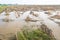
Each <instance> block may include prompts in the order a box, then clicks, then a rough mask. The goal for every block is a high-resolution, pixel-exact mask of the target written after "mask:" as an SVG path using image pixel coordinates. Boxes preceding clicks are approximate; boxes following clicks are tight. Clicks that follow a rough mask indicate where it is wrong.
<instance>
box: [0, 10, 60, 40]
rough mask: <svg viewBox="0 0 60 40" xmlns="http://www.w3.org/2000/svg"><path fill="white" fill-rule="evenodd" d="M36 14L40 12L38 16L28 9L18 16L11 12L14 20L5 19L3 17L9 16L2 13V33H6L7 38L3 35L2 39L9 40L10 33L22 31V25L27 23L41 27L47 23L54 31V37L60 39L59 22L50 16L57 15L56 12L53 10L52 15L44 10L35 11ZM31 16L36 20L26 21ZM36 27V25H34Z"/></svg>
mask: <svg viewBox="0 0 60 40" xmlns="http://www.w3.org/2000/svg"><path fill="white" fill-rule="evenodd" d="M34 13H35V14H38V16H37V17H36V16H34V15H32V14H30V11H26V12H24V13H23V14H20V17H17V14H15V13H14V12H11V13H9V14H10V15H9V17H8V18H9V19H12V20H13V21H10V20H9V21H8V22H6V21H3V19H5V18H6V17H7V16H5V12H3V13H1V14H0V34H1V35H4V36H5V38H3V36H0V39H3V40H8V38H9V36H6V35H10V34H16V32H17V31H20V29H21V28H22V27H24V26H25V25H27V26H38V27H40V25H42V24H45V25H46V26H47V27H48V28H50V29H51V30H52V32H53V35H54V37H55V38H56V39H57V40H60V31H59V30H60V26H59V24H57V23H56V22H55V21H53V20H51V19H50V17H51V16H54V15H56V13H55V12H52V14H51V15H48V14H45V12H44V11H41V12H37V11H34ZM28 16H29V17H30V18H31V19H32V20H37V21H36V22H33V21H29V22H26V21H25V19H26V18H27V17H28ZM16 17H17V18H16ZM34 28H36V27H34Z"/></svg>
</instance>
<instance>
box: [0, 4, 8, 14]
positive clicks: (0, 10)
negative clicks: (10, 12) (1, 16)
mask: <svg viewBox="0 0 60 40" xmlns="http://www.w3.org/2000/svg"><path fill="white" fill-rule="evenodd" d="M5 8H7V5H1V4H0V13H1V12H2V11H3V10H4V9H5Z"/></svg>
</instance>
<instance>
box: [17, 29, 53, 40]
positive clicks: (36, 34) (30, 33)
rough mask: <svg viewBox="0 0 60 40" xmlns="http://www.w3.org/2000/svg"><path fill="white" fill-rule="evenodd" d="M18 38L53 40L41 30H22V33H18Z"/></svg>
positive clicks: (19, 39)
mask: <svg viewBox="0 0 60 40" xmlns="http://www.w3.org/2000/svg"><path fill="white" fill-rule="evenodd" d="M17 37H18V40H52V39H51V37H50V36H49V35H47V34H46V33H45V32H43V31H42V30H40V29H35V30H27V29H22V31H20V32H17Z"/></svg>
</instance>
